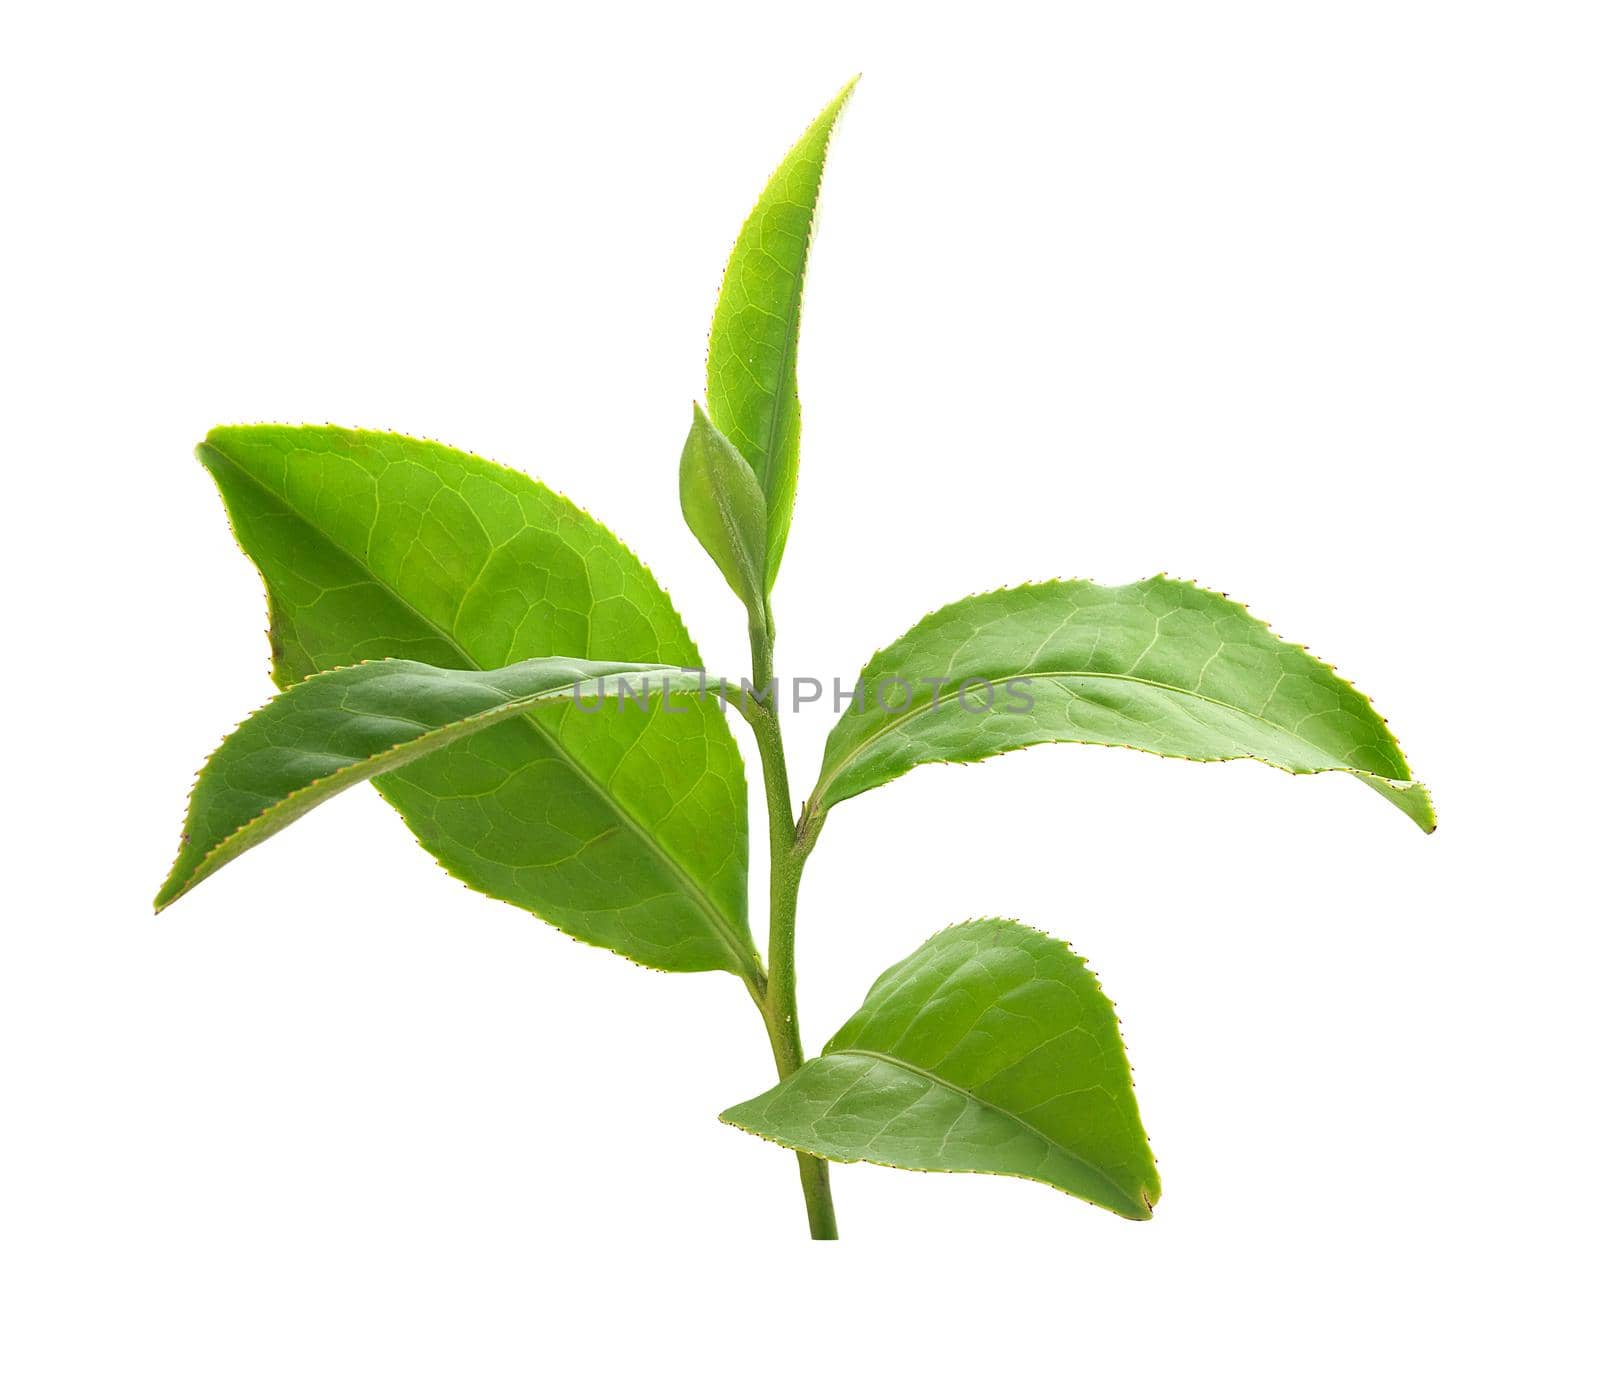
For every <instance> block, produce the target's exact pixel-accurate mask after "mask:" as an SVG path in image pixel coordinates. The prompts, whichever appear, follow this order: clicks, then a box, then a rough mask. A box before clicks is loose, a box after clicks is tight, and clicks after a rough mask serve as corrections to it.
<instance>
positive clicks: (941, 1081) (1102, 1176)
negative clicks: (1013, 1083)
mask: <svg viewBox="0 0 1600 1380" xmlns="http://www.w3.org/2000/svg"><path fill="white" fill-rule="evenodd" d="M832 1054H859V1055H860V1056H861V1057H862V1058H864V1059H878V1060H881V1061H882V1062H883V1063H885V1064H893V1065H894V1066H895V1067H896V1068H901V1069H904V1070H905V1071H906V1072H907V1073H910V1074H915V1075H916V1076H917V1077H918V1078H925V1079H927V1080H928V1082H930V1083H935V1084H937V1085H938V1086H939V1087H941V1088H946V1089H948V1090H949V1091H950V1092H953V1093H955V1095H956V1096H957V1097H961V1098H965V1099H966V1100H967V1101H968V1102H976V1103H977V1104H978V1106H980V1107H984V1108H986V1109H988V1110H989V1111H991V1112H995V1113H998V1114H999V1115H1000V1116H1003V1117H1005V1118H1006V1120H1007V1121H1010V1122H1012V1123H1013V1124H1014V1125H1017V1126H1020V1127H1021V1128H1022V1129H1023V1130H1024V1131H1026V1132H1027V1133H1028V1134H1029V1135H1031V1136H1037V1137H1038V1138H1039V1139H1040V1140H1042V1141H1043V1142H1044V1143H1045V1144H1046V1145H1048V1146H1049V1147H1050V1148H1051V1149H1052V1150H1055V1151H1058V1152H1059V1153H1060V1154H1062V1155H1064V1156H1065V1157H1066V1158H1067V1159H1069V1160H1071V1161H1072V1162H1073V1163H1074V1164H1075V1165H1077V1166H1078V1167H1079V1168H1081V1169H1083V1170H1084V1171H1085V1172H1086V1173H1088V1174H1091V1175H1093V1176H1094V1177H1095V1178H1096V1179H1098V1180H1099V1181H1100V1182H1101V1183H1103V1184H1104V1185H1105V1186H1106V1187H1107V1188H1109V1189H1110V1190H1111V1191H1112V1193H1113V1194H1114V1195H1115V1196H1116V1197H1117V1198H1118V1200H1119V1201H1121V1202H1124V1203H1130V1204H1131V1205H1132V1206H1134V1207H1136V1208H1137V1207H1140V1206H1142V1205H1141V1204H1139V1203H1134V1202H1133V1200H1132V1199H1131V1198H1130V1197H1129V1195H1128V1192H1127V1190H1126V1189H1124V1188H1123V1187H1122V1186H1121V1185H1120V1184H1118V1183H1117V1182H1116V1181H1115V1180H1113V1179H1111V1178H1110V1177H1109V1176H1108V1175H1107V1174H1106V1172H1105V1170H1103V1169H1101V1168H1100V1167H1099V1166H1097V1165H1093V1164H1090V1163H1089V1161H1088V1160H1086V1159H1084V1157H1083V1156H1082V1155H1080V1154H1078V1153H1077V1152H1076V1151H1073V1150H1069V1149H1068V1148H1067V1147H1066V1146H1065V1145H1063V1144H1062V1143H1061V1142H1060V1141H1058V1140H1057V1139H1055V1137H1054V1136H1051V1135H1048V1134H1047V1133H1045V1132H1044V1131H1041V1130H1040V1129H1039V1128H1038V1127H1037V1126H1034V1125H1032V1124H1031V1123H1030V1122H1026V1121H1024V1120H1023V1119H1022V1118H1021V1117H1020V1116H1018V1115H1017V1114H1016V1113H1015V1112H1008V1111H1007V1110H1006V1109H1005V1108H1004V1107H999V1106H996V1105H995V1104H994V1103H993V1102H990V1101H989V1100H988V1099H987V1098H983V1097H979V1096H978V1094H977V1093H975V1092H973V1091H972V1090H971V1089H970V1088H963V1087H961V1086H960V1085H959V1084H957V1083H952V1082H951V1081H950V1080H949V1079H948V1078H941V1077H939V1075H938V1074H936V1073H934V1072H932V1071H931V1070H929V1069H925V1068H923V1067H922V1066H921V1065H920V1064H913V1063H910V1062H908V1061H907V1060H905V1059H898V1058H896V1057H895V1056H894V1055H892V1054H885V1053H884V1052H883V1051H882V1050H881V1049H857V1048H854V1047H851V1048H849V1049H825V1050H824V1051H823V1052H822V1057H823V1058H827V1057H828V1056H829V1055H832Z"/></svg>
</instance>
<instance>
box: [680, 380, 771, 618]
mask: <svg viewBox="0 0 1600 1380" xmlns="http://www.w3.org/2000/svg"><path fill="white" fill-rule="evenodd" d="M678 499H679V502H680V504H681V505H682V507H683V520H684V521H685V522H686V523H688V524H689V530H690V531H691V532H693V533H694V535H695V539H696V540H697V541H699V543H700V545H701V546H703V547H704V548H705V550H706V554H707V555H708V556H710V557H711V559H712V560H713V561H715V562H716V565H717V569H718V570H720V571H721V572H722V577H723V579H725V580H726V581H727V582H728V587H729V588H730V589H731V590H732V591H733V592H734V593H735V594H737V595H738V596H739V599H740V601H741V602H742V603H743V604H744V606H745V608H746V609H747V610H748V611H749V613H750V617H751V618H752V620H754V621H756V622H757V623H760V624H762V625H764V624H765V621H766V602H767V588H766V584H765V579H766V574H765V572H766V551H767V503H766V499H764V498H763V497H762V495H761V485H760V484H758V483H757V482H756V477H755V474H754V472H753V471H752V470H751V469H750V466H749V465H747V464H746V463H745V459H744V457H743V456H742V455H740V454H739V452H738V451H737V450H735V449H734V446H733V442H732V441H730V440H729V439H728V438H727V437H726V436H724V435H723V434H722V433H721V432H720V431H718V430H717V428H716V427H715V426H713V425H712V423H711V420H710V419H709V418H708V417H707V416H706V414H705V413H704V412H702V411H701V410H700V409H699V407H698V406H697V407H696V408H695V410H694V421H693V422H692V423H691V424H690V427H689V435H688V438H687V439H686V440H685V441H684V443H683V455H682V458H681V459H680V460H679V463H678Z"/></svg>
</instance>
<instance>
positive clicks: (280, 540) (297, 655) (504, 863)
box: [199, 426, 755, 975]
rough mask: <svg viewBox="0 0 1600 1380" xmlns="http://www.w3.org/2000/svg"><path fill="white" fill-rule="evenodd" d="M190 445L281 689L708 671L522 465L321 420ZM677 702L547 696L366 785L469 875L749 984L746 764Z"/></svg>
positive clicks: (624, 942) (591, 928)
mask: <svg viewBox="0 0 1600 1380" xmlns="http://www.w3.org/2000/svg"><path fill="white" fill-rule="evenodd" d="M199 455H200V459H201V461H202V462H203V463H204V464H205V466H206V468H207V469H209V470H210V471H211V474H212V476H213V477H214V478H215V479H216V481H217V485H218V487H219V488H220V489H221V491H222V497H223V501H224V503H225V504H226V506H227V509H228V514H229V517H230V519H231V520H232V523H233V530H234V533H235V535H236V536H237V537H238V539H239V543H240V545H241V546H243V547H244V549H245V551H246V553H247V554H248V555H249V556H250V558H251V559H252V560H253V561H254V562H255V563H256V565H257V567H258V568H259V569H260V571H261V574H262V578H263V579H264V581H265V582H266V587H267V602H268V607H269V610H270V612H271V628H270V638H271V642H272V650H273V676H274V678H275V679H276V681H277V682H278V684H279V685H280V686H286V685H290V684H292V683H293V682H295V681H297V680H300V679H302V678H303V677H305V676H307V675H310V674H311V673H312V672H314V671H321V670H329V669H332V668H333V667H336V666H349V665H352V664H354V663H356V662H359V661H365V660H372V659H377V658H382V657H401V658H406V659H409V660H415V661H425V662H428V663H431V664H433V665H436V666H441V667H447V668H455V669H460V670H492V669H494V668H497V667H502V666H507V665H509V664H511V663H514V662H519V661H525V660H528V659H530V658H534V657H581V658H585V659H589V660H594V661H629V662H642V663H651V664H665V665H676V666H698V665H699V664H700V655H699V653H698V652H697V651H696V650H695V647H694V643H693V642H692V641H691V640H690V639H689V636H688V634H687V633H686V632H685V631H684V627H683V624H682V622H681V621H680V620H679V618H678V615H677V613H676V612H675V611H674V610H673V608H672V605H671V603H670V602H669V601H668V599H667V596H666V595H665V594H664V593H663V592H662V591H661V588H660V587H659V586H658V585H657V584H656V582H655V581H654V580H653V579H652V578H651V576H650V573H649V571H647V570H646V569H645V568H644V567H643V566H642V565H641V564H640V563H639V561H638V560H637V558H635V557H634V555H633V554H632V553H631V552H630V551H628V550H627V549H625V548H624V547H623V546H622V545H621V543H620V542H618V541H617V539H616V538H615V537H613V536H612V535H611V534H610V533H609V532H608V531H606V529H605V528H604V527H602V526H601V525H600V524H599V523H597V522H596V521H595V520H594V519H593V518H591V517H590V516H589V515H588V514H587V513H584V512H583V511H581V510H580V509H578V508H576V507H575V506H573V505H572V504H571V503H569V502H568V501H567V500H566V499H564V498H562V497H560V496H559V495H557V494H554V493H552V492H551V491H550V490H549V489H547V488H545V487H544V486H543V485H542V484H537V483H535V482H534V481H533V480H531V479H529V478H528V477H527V476H526V475H523V474H519V473H518V472H516V471H515V470H508V469H505V468H503V467H501V466H499V465H495V464H491V463H490V462H489V461H486V460H481V459H479V458H478V457H477V456H473V455H467V454H464V453H463V452H461V451H456V450H451V449H450V448H448V447H446V446H441V445H436V444H434V443H432V442H429V441H418V440H412V439H410V438H407V437H403V436H394V435H389V434H387V433H380V432H367V431H347V430H344V429H342V428H337V427H277V426H266V427H225V428H221V429H219V430H217V431H214V432H212V433H211V435H210V436H209V437H208V438H207V439H206V442H205V443H204V444H203V445H202V446H201V447H200V450H199ZM673 708H674V709H676V708H678V706H673ZM682 708H683V709H684V710H685V712H684V713H681V714H680V713H676V712H675V713H671V714H667V713H664V712H663V706H662V705H657V706H655V707H654V708H652V710H651V712H650V713H648V714H643V713H641V714H631V713H630V714H627V715H615V716H610V715H607V716H585V715H582V714H579V713H577V712H576V710H575V707H574V706H573V705H570V704H566V705H562V704H553V705H548V706H544V707H540V708H536V709H533V710H530V711H529V712H528V713H526V714H523V715H521V716H519V717H518V718H515V719H512V720H508V721H507V722H505V723H502V724H498V725H496V726H495V727H493V728H490V729H487V730H485V731H484V732H482V733H478V734H475V735H473V736H472V737H471V738H470V739H468V740H466V741H463V742H458V743H453V744H451V745H450V746H448V747H446V748H444V749H442V750H440V751H439V752H436V753H432V754H430V755H428V756H427V757H425V758H423V759H421V760H420V761H417V762H414V763H411V764H409V765H407V766H404V767H402V768H401V769H399V770H398V771H395V772H391V773H389V774H386V775H385V776H383V777H382V778H380V779H379V780H378V781H377V782H376V783H375V784H376V786H377V788H378V790H379V791H380V792H381V793H382V794H383V795H384V797H385V798H386V799H387V800H388V801H389V802H390V803H391V804H393V805H394V806H395V807H396V808H397V809H398V810H399V811H400V813H401V815H402V816H403V817H404V819H405V821H406V823H407V824H408V825H409V826H410V827H411V830H412V832H413V833H414V834H415V835H416V836H417V838H418V840H419V841H420V842H421V843H422V845H423V846H424V847H425V848H427V849H428V851H429V852H431V853H432V854H433V855H434V856H435V857H436V858H437V859H438V860H439V861H440V862H441V863H442V864H443V865H444V866H445V867H446V868H447V869H448V870H449V871H450V872H451V873H452V874H453V875H455V876H457V877H459V878H460V879H462V880H463V881H465V882H466V883H468V885H470V886H473V887H476V888H477V889H478V890H480V891H484V892H487V893H488V894H489V895H491V896H496V897H499V898H500V899H501V900H505V901H510V902H511V903H512V904H514V905H519V906H522V907H524V908H525V909H528V910H531V911H533V912H534V913H535V914H537V915H539V916H541V917H542V918H544V919H545V920H548V921H550V922H551V923H552V924H555V925H557V926H559V927H560V928H561V929H563V930H565V931H567V933H569V934H572V935H574V936H576V937H577V938H579V939H582V940H585V941H586V942H588V943H592V944H599V945H603V946H604V947H606V948H609V949H614V950H616V951H617V952H618V953H622V954H625V955H627V956H628V957H629V958H632V959H635V960H636V961H638V962H640V963H644V964H647V965H649V966H651V967H655V968H663V969H667V970H671V971H679V972H684V971H696V970H701V969H710V968H725V969H727V970H729V971H731V972H737V973H741V974H745V975H748V974H749V973H750V972H751V971H752V965H753V964H754V962H755V959H754V956H753V951H754V946H753V944H752V942H751V940H750V937H749V926H748V923H747V920H746V909H745V870H746V856H747V848H748V837H747V824H746V805H745V786H744V771H743V765H742V763H741V761H740V757H739V752H738V749H737V748H736V747H735V746H734V742H733V738H732V736H731V734H730V733H729V731H728V726H727V724H726V722H725V721H724V718H723V716H722V713H721V712H720V711H719V709H718V708H717V707H716V706H715V705H713V704H710V703H693V702H691V703H689V704H686V705H684V706H682ZM734 949H737V950H739V952H740V954H741V955H742V957H738V958H736V957H734V956H733V954H732V952H731V951H732V950H734Z"/></svg>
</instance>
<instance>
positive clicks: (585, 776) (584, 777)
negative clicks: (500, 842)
mask: <svg viewBox="0 0 1600 1380" xmlns="http://www.w3.org/2000/svg"><path fill="white" fill-rule="evenodd" d="M207 449H209V450H211V451H213V452H214V453H215V454H217V455H220V456H221V457H222V458H223V459H224V460H225V461H227V463H228V467H229V468H230V469H231V470H232V471H233V472H234V473H235V474H237V475H239V476H240V477H241V478H243V479H244V480H245V481H246V482H247V483H249V484H251V485H253V486H254V487H255V488H256V489H257V490H259V491H260V492H261V493H263V494H265V495H266V496H267V497H268V498H270V499H271V500H272V501H273V502H275V503H281V504H282V505H283V507H284V508H285V509H287V510H288V511H289V512H290V513H292V514H293V515H294V516H295V517H296V518H298V519H299V520H300V521H301V522H303V523H304V524H305V525H306V526H307V527H308V528H309V529H310V530H311V531H313V532H315V533H317V535H318V536H320V537H321V538H322V539H323V540H324V541H325V542H327V544H328V545H329V546H331V547H333V548H334V550H336V551H338V552H339V554H340V555H342V556H343V557H345V559H346V560H348V561H350V562H351V563H352V564H354V565H355V566H356V567H357V568H358V569H360V570H361V571H362V572H363V573H364V574H365V575H366V576H367V578H368V579H370V580H371V581H372V583H373V584H375V585H376V586H377V587H378V588H379V589H381V590H382V591H383V592H384V593H385V594H387V595H388V596H389V598H391V599H392V600H394V602H395V603H396V604H397V605H398V606H399V607H400V608H401V609H403V610H404V611H405V612H406V613H407V614H409V615H410V616H411V617H412V618H414V619H416V620H417V622H419V623H421V624H422V625H423V626H424V627H426V628H427V629H428V630H429V631H430V632H431V633H433V634H434V636H436V637H437V638H438V639H439V640H440V641H441V642H443V643H444V644H445V645H446V646H448V647H449V648H450V649H451V650H452V651H454V652H455V653H456V655H457V656H459V657H460V658H461V659H462V660H463V661H465V662H466V663H467V668H468V669H469V670H474V671H493V670H497V669H499V668H498V667H493V666H484V665H483V664H481V663H480V662H479V660H478V658H477V657H475V656H473V655H472V654H471V653H470V652H469V651H467V649H466V648H465V647H463V646H462V645H461V643H460V642H459V641H458V640H457V638H456V636H455V634H454V633H451V632H449V631H447V630H446V629H444V628H442V627H440V626H439V625H438V624H437V623H435V622H434V621H433V619H431V618H429V617H428V615H427V614H425V613H423V612H422V611H421V610H420V609H418V608H415V607H413V605H412V604H411V602H410V601H409V600H408V599H406V598H405V596H404V595H402V594H401V593H400V592H399V591H398V590H397V589H395V588H394V587H393V586H392V585H390V584H389V582H388V581H387V580H385V579H384V578H383V577H382V576H380V575H379V574H378V573H377V572H376V571H375V570H373V569H372V568H371V567H370V566H368V565H367V564H366V563H365V562H364V561H363V560H362V559H360V558H359V557H357V556H355V555H353V554H352V553H351V552H349V551H346V550H345V549H344V548H343V547H342V546H340V545H339V544H338V543H337V542H335V541H334V540H333V539H332V538H331V537H329V536H328V535H327V534H326V533H324V532H323V531H322V530H321V529H320V528H319V527H317V526H316V524H315V523H313V522H312V521H311V519H310V518H308V517H307V516H306V515H305V514H304V513H302V512H301V511H300V510H299V509H298V508H296V507H295V506H294V504H292V503H291V502H289V500H288V499H287V498H286V497H284V496H283V495H282V494H280V493H278V492H277V491H275V490H273V489H271V488H268V487H267V485H266V484H264V483H262V481H261V480H259V479H257V478H256V476H255V475H253V474H251V473H250V472H249V471H248V470H246V469H245V468H244V467H243V466H242V465H240V464H239V463H238V462H237V461H235V460H234V459H233V457H232V456H230V455H228V454H227V452H225V451H223V450H220V449H218V447H216V446H214V445H208V446H207ZM521 719H522V722H523V723H525V724H527V725H528V727H529V728H531V729H532V730H533V731H534V733H535V734H536V735H537V736H538V737H539V738H542V739H543V740H544V742H545V743H546V744H547V745H548V746H549V748H550V749H551V751H552V753H553V754H554V755H555V756H556V757H557V758H559V759H560V760H561V761H562V762H564V763H565V764H566V765H567V766H569V767H570V768H571V769H572V771H573V773H574V774H575V775H576V776H577V777H578V778H579V779H580V780H581V781H582V782H583V783H584V785H585V786H587V787H588V788H589V790H591V791H592V792H594V794H595V795H596V796H598V797H599V798H600V799H601V800H603V801H605V802H606V804H608V805H609V806H610V807H611V810H612V811H613V813H615V814H616V816H617V818H618V819H620V820H622V821H623V823H625V824H626V825H627V826H628V827H629V829H631V830H632V831H633V834H634V836H635V837H636V838H638V839H639V841H640V842H641V843H643V844H644V845H645V847H646V848H647V849H648V850H649V851H650V852H651V853H653V854H654V855H655V856H656V857H658V858H659V859H660V860H661V862H662V864H663V865H664V866H665V867H666V869H667V871H668V872H669V873H670V874H671V876H672V878H673V880H675V881H676V882H677V883H678V885H679V886H680V887H682V889H683V890H684V892H685V893H687V894H688V896H689V898H690V899H691V900H692V901H693V902H694V903H695V905H696V907H697V908H698V909H699V910H700V912H701V913H702V914H703V915H704V916H705V917H706V919H707V920H709V921H710V922H711V927H712V929H713V930H715V931H716V934H717V937H718V938H719V939H720V940H721V941H722V943H723V947H724V948H726V949H727V950H728V953H729V955H730V956H731V957H732V958H733V960H734V962H735V963H736V964H737V965H738V969H737V971H738V972H739V974H740V975H741V976H744V977H747V978H750V979H753V980H756V981H759V980H760V977H761V973H760V968H759V966H758V965H757V964H756V963H755V955H754V954H753V953H746V952H745V951H744V950H743V949H742V948H741V947H740V945H739V943H738V941H737V938H736V936H735V935H734V934H733V933H732V928H731V926H730V925H729V924H728V922H727V919H726V917H724V916H723V914H722V912H721V910H720V909H718V907H717V906H716V905H715V903H714V902H713V901H712V900H711V898H710V897H709V896H707V895H706V894H705V892H704V891H703V890H702V889H701V887H700V884H699V883H698V882H696V881H695V880H694V878H693V877H691V876H690V875H689V874H688V873H687V872H685V871H684V870H683V867H682V865H681V864H680V863H679V862H678V860H677V859H676V858H674V857H673V856H672V854H670V853H668V852H667V851H666V849H665V848H663V847H662V846H661V844H660V843H659V842H657V840H656V838H655V836H654V835H653V834H651V833H650V832H649V831H648V830H647V829H646V828H645V827H644V826H643V825H642V824H641V823H640V822H639V821H638V820H637V819H635V818H634V816H633V814H632V813H631V812H630V811H629V810H628V809H626V808H625V807H624V806H623V804H622V802H621V801H620V800H618V799H617V798H616V796H614V795H613V794H611V792H610V791H608V790H607V789H606V788H605V787H604V786H603V785H602V784H601V783H600V781H599V780H598V779H597V778H596V777H595V775H594V773H593V772H591V771H590V770H589V769H588V767H586V766H585V765H584V764H583V763H582V762H580V761H579V760H578V759H577V758H576V757H574V756H573V755H572V753H571V752H569V751H568V750H567V748H566V746H565V745H564V744H563V743H562V742H561V741H560V740H559V739H558V738H556V737H555V736H554V735H553V734H551V732H550V730H549V729H547V728H545V726H544V725H543V724H541V723H539V722H538V720H536V719H534V718H531V717H530V716H529V715H527V714H523V715H522V716H521ZM507 722H511V720H509V719H508V720H507Z"/></svg>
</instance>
